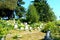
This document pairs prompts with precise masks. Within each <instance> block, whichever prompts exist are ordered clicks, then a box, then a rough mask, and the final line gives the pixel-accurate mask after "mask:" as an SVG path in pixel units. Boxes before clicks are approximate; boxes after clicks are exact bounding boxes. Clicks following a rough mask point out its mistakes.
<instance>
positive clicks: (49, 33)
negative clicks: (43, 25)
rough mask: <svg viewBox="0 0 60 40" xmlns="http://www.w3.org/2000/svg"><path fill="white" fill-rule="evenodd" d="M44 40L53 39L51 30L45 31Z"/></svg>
mask: <svg viewBox="0 0 60 40" xmlns="http://www.w3.org/2000/svg"><path fill="white" fill-rule="evenodd" d="M44 40H53V39H52V38H51V32H50V31H47V33H46V36H45V38H44Z"/></svg>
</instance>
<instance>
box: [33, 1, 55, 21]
mask: <svg viewBox="0 0 60 40" xmlns="http://www.w3.org/2000/svg"><path fill="white" fill-rule="evenodd" d="M33 5H34V6H35V8H36V10H37V12H38V14H39V15H40V17H39V20H40V21H44V22H46V21H54V20H55V19H56V16H55V14H54V12H53V11H52V10H51V8H50V6H49V5H48V3H47V0H34V1H33Z"/></svg>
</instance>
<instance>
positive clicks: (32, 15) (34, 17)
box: [27, 5, 39, 23]
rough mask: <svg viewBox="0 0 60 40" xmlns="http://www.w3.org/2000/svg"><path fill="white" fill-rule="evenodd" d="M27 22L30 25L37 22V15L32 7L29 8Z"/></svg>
mask: <svg viewBox="0 0 60 40" xmlns="http://www.w3.org/2000/svg"><path fill="white" fill-rule="evenodd" d="M27 21H28V22H31V23H34V22H38V21H39V15H38V13H37V11H36V9H35V7H34V6H33V5H30V6H29V9H28V12H27Z"/></svg>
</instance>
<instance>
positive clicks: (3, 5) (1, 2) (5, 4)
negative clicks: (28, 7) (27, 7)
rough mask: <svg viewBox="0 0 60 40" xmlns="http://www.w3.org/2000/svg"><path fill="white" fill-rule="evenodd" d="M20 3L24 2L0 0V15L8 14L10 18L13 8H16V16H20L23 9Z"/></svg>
mask: <svg viewBox="0 0 60 40" xmlns="http://www.w3.org/2000/svg"><path fill="white" fill-rule="evenodd" d="M22 4H24V2H23V1H22V0H0V13H1V15H0V17H6V16H8V18H9V19H10V18H12V16H13V11H14V10H16V13H17V15H18V16H22V14H23V11H24V7H23V6H21V5H22Z"/></svg>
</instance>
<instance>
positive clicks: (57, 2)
mask: <svg viewBox="0 0 60 40" xmlns="http://www.w3.org/2000/svg"><path fill="white" fill-rule="evenodd" d="M23 1H24V2H25V4H24V7H25V8H26V9H28V7H29V4H31V1H32V0H23ZM47 2H48V4H49V5H50V7H51V8H53V9H52V10H53V11H54V13H55V15H56V17H57V20H59V19H60V18H59V16H60V14H59V13H60V0H48V1H47Z"/></svg>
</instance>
